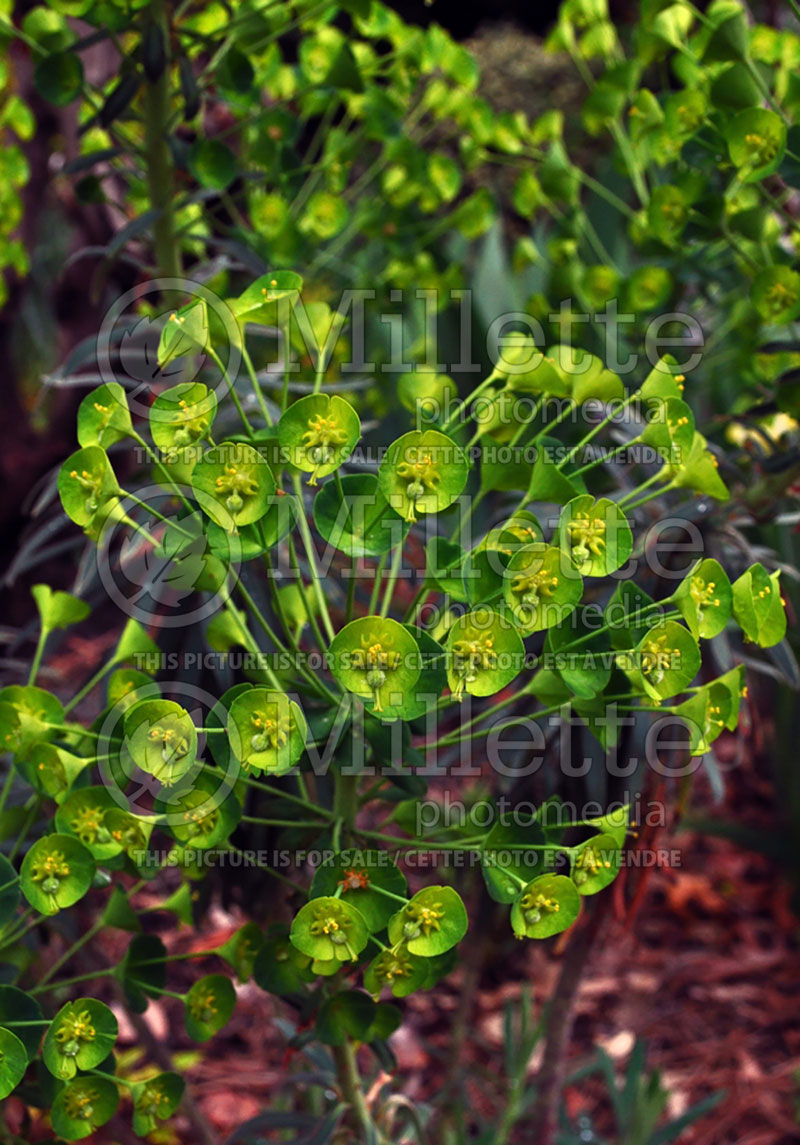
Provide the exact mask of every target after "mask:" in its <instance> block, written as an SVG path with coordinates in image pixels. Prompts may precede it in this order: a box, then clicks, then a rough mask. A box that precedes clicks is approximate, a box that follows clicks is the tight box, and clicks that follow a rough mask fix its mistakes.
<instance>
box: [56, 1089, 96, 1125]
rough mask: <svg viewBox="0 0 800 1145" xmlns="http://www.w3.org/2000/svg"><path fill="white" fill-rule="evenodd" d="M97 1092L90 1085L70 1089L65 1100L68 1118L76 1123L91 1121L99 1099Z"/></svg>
mask: <svg viewBox="0 0 800 1145" xmlns="http://www.w3.org/2000/svg"><path fill="white" fill-rule="evenodd" d="M98 1096H99V1095H98V1093H97V1090H95V1089H92V1088H91V1087H90V1086H89V1085H81V1086H76V1085H73V1086H71V1087H70V1089H69V1092H68V1093H67V1094H66V1096H65V1098H64V1109H65V1111H66V1113H67V1116H68V1117H71V1118H72V1119H73V1120H74V1121H91V1120H92V1117H93V1116H94V1104H93V1103H94V1102H95V1101H97V1098H98Z"/></svg>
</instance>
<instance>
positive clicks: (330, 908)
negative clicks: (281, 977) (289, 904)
mask: <svg viewBox="0 0 800 1145" xmlns="http://www.w3.org/2000/svg"><path fill="white" fill-rule="evenodd" d="M289 937H290V938H291V940H292V943H293V945H294V946H295V947H296V948H297V949H298V950H299V951H300V952H301V953H302V954H307V955H309V957H311V958H314V959H318V960H319V961H321V962H331V961H333V960H335V961H336V962H337V963H339V962H355V960H356V959H357V958H358V955H359V954H360V953H361V951H362V950H363V949H364V947H365V946H366V945H367V942H368V941H369V927H368V926H367V923H366V920H365V919H364V916H363V915H362V914H361V911H360V910H358V908H357V907H355V906H353V905H351V904H350V903H349V902H342V900H341V899H337V898H333V897H332V896H323V897H321V898H316V899H312V900H311V901H310V902H307V903H306V904H305V906H303V907H301V908H300V910H299V911H298V913H297V915H296V916H295V918H294V921H293V922H292V929H291V931H290V935H289Z"/></svg>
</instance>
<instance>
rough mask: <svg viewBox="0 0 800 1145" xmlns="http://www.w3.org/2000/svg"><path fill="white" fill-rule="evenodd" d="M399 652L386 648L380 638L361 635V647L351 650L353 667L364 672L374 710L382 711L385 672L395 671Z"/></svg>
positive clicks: (398, 664)
mask: <svg viewBox="0 0 800 1145" xmlns="http://www.w3.org/2000/svg"><path fill="white" fill-rule="evenodd" d="M400 660H401V657H400V653H399V652H395V651H393V650H392V649H386V648H384V647H383V644H382V643H381V641H380V640H377V639H376V638H375V637H373V636H362V637H361V647H360V648H356V650H355V651H354V652H353V667H354V668H355V669H356V671H358V672H364V673H365V674H366V683H367V687H368V688H369V690H370V691H371V692H372V701H373V704H374V706H375V711H376V712H382V711H383V704H382V703H381V688H383V686H384V684H385V683H386V674H387V672H395V671H397V669H398V668H399V667H400Z"/></svg>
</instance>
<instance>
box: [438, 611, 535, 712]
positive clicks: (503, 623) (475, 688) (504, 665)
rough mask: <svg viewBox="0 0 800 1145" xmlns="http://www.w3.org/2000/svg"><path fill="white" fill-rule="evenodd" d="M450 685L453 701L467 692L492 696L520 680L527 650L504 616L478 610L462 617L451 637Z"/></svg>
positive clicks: (448, 654) (454, 627)
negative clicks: (514, 680)
mask: <svg viewBox="0 0 800 1145" xmlns="http://www.w3.org/2000/svg"><path fill="white" fill-rule="evenodd" d="M446 649H447V683H448V685H449V687H450V691H451V692H452V693H453V698H454V699H456V700H460V699H461V698H462V697H463V695H464V692H465V691H466V692H469V693H470V695H473V696H491V695H493V694H494V693H495V692H499V691H500V689H501V688H504V687H505V686H506V684H510V683H511V681H512V680H513V679H514V678H515V676H518V675H519V673H520V672H521V670H522V667H523V664H524V660H525V647H524V645H523V643H522V639H521V637H520V635H519V633H518V632H517V630H516V629H515V628H514V626H513V624H511V622H510V621H509V620H508V619H507V617H505V616H504V615H503V614H502V613H499V612H494V611H493V610H492V609H490V608H481V607H479V608H475V609H473V610H472V612H468V613H467V614H466V615H465V616H461V617H459V619H458V620H456V622H455V623H454V624H453V625H452V626H451V628H450V631H449V632H448V635H447V645H446Z"/></svg>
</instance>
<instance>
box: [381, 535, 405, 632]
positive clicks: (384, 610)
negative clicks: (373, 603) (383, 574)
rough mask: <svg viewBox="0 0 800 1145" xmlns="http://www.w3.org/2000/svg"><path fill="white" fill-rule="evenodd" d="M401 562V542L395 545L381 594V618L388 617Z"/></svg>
mask: <svg viewBox="0 0 800 1145" xmlns="http://www.w3.org/2000/svg"><path fill="white" fill-rule="evenodd" d="M402 562H403V543H402V541H401V542H400V544H399V545H397V547H396V548H395V550H394V554H393V556H392V567H391V569H390V570H389V579H388V580H387V582H386V591H385V592H384V594H383V604H382V605H381V612H380V615H381V616H382V617H386V616H388V615H389V606H390V605H391V603H392V596H393V595H394V586H395V584H396V583H397V577H398V575H399V573H400V565H401V564H402Z"/></svg>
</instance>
